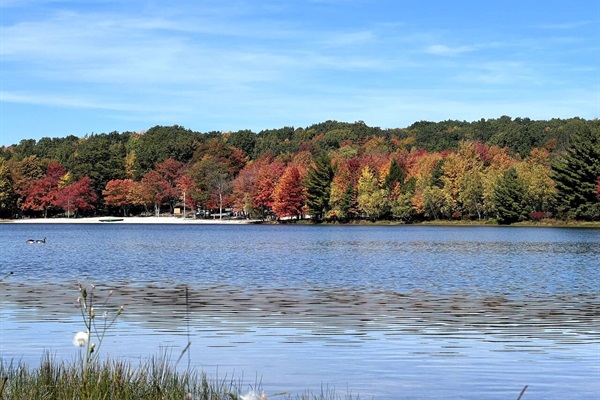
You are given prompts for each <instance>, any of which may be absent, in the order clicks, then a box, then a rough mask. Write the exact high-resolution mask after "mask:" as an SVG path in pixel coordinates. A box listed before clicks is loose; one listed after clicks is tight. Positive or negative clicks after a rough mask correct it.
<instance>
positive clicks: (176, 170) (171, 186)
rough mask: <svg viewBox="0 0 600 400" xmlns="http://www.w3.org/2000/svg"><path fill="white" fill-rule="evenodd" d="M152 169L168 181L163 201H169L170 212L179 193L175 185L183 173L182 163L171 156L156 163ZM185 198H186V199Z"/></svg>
mask: <svg viewBox="0 0 600 400" xmlns="http://www.w3.org/2000/svg"><path fill="white" fill-rule="evenodd" d="M154 170H155V171H156V172H158V174H160V176H162V179H163V180H164V181H165V182H167V183H168V187H167V189H166V190H165V191H164V193H163V201H164V202H165V203H166V202H168V203H169V206H170V207H171V212H173V208H174V206H175V202H176V201H177V199H178V198H179V195H180V194H181V190H180V189H179V186H178V185H177V181H178V179H179V178H181V176H182V175H183V173H184V168H183V164H182V163H180V162H179V161H177V160H174V159H172V158H168V159H166V160H165V161H163V162H160V163H157V164H156V166H155V167H154ZM186 200H187V199H186Z"/></svg>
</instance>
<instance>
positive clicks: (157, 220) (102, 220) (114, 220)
mask: <svg viewBox="0 0 600 400" xmlns="http://www.w3.org/2000/svg"><path fill="white" fill-rule="evenodd" d="M282 223H283V224H298V225H323V226H328V225H347V226H455V227H492V226H495V227H507V226H510V227H535V228H591V229H599V228H600V222H589V221H560V220H544V221H538V222H533V221H527V222H518V223H515V224H510V225H498V224H493V223H489V221H488V222H487V223H486V222H485V221H426V222H418V223H411V224H405V223H401V222H397V221H377V222H368V221H358V222H350V223H339V222H322V223H314V222H312V221H309V220H302V221H280V222H275V221H261V220H258V219H190V218H186V219H183V218H181V217H175V216H166V217H118V216H103V217H87V218H25V219H0V225H2V224H155V225H159V224H168V225H174V224H179V225H248V224H266V225H270V224H282Z"/></svg>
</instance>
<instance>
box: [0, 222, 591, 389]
mask: <svg viewBox="0 0 600 400" xmlns="http://www.w3.org/2000/svg"><path fill="white" fill-rule="evenodd" d="M43 237H47V238H48V240H47V243H46V244H36V245H31V244H26V243H25V241H26V239H29V238H43ZM0 246H1V247H0V263H1V264H0V274H2V275H4V274H5V273H7V272H9V271H13V272H14V274H13V275H11V276H10V277H9V278H7V279H6V280H5V281H4V282H2V283H1V284H0V301H1V302H0V307H1V308H0V356H1V357H2V359H3V360H5V361H6V360H21V361H23V362H25V363H28V364H30V365H32V366H35V365H37V364H38V363H39V361H40V359H41V357H42V355H43V354H44V352H45V351H48V352H50V353H51V354H53V355H55V356H56V357H57V358H59V359H65V360H74V359H76V357H77V354H78V349H76V348H75V347H73V345H72V343H71V340H72V337H73V334H74V333H75V332H77V331H78V330H81V329H82V328H83V326H82V323H81V317H80V314H79V310H78V308H77V303H76V299H77V297H78V295H79V293H78V291H77V282H78V281H82V282H84V283H86V284H91V283H94V284H96V285H97V287H96V290H95V293H96V296H97V297H98V298H104V297H106V295H107V294H108V292H109V290H113V295H112V297H111V298H110V300H109V302H108V304H107V306H108V307H107V310H108V311H109V312H114V310H116V308H117V307H118V305H119V304H122V303H123V304H125V311H124V313H123V314H122V315H121V316H120V317H119V318H118V320H117V322H116V324H115V325H114V326H113V327H112V328H111V329H110V330H109V331H108V333H107V337H106V339H105V341H104V343H103V348H102V349H101V352H102V354H103V355H105V356H106V355H108V356H110V357H112V358H119V359H124V360H129V361H131V362H133V363H137V362H139V361H140V360H145V359H147V358H148V357H151V356H156V355H159V354H162V353H164V352H170V353H171V354H172V358H173V359H174V360H176V359H177V358H178V357H179V354H180V353H181V352H182V350H183V349H184V348H185V347H186V345H187V343H188V341H190V342H191V343H192V344H191V346H190V351H189V353H186V354H185V356H184V357H183V359H182V361H181V362H180V364H179V366H184V367H186V368H187V367H188V364H189V365H190V366H191V367H193V368H197V369H201V370H203V371H205V372H206V373H207V374H209V376H213V377H217V376H220V377H224V376H228V377H229V376H234V377H236V378H243V380H244V381H245V382H246V383H247V384H248V385H254V383H255V382H256V381H257V380H258V381H261V382H262V386H263V387H264V388H265V391H266V392H267V394H268V393H275V392H280V391H287V392H291V393H301V392H304V391H305V390H306V389H310V390H312V391H314V392H320V390H321V388H322V387H329V388H330V389H331V388H335V390H336V392H337V393H338V394H340V395H342V396H343V395H345V394H346V393H352V394H355V395H356V394H360V397H361V398H375V399H402V398H407V399H409V398H410V399H442V398H462V399H482V398H494V399H495V398H502V399H513V398H517V397H518V395H519V392H520V391H521V389H522V388H523V387H524V386H525V385H528V389H527V392H526V393H527V395H526V396H524V398H525V399H527V398H537V399H540V398H569V399H595V398H600V328H599V325H600V318H599V316H600V309H599V299H600V294H599V293H600V292H599V285H600V230H594V229H551V228H500V227H469V228H460V227H423V226H416V227H399V226H395V227H352V226H317V227H315V226H255V225H247V226H246V225H243V226H222V225H209V226H207V225H116V224H106V225H59V224H56V225H45V224H44V225H37V224H36V225H33V224H32V225H25V224H0ZM99 308H100V313H102V310H103V309H102V308H101V307H99ZM109 318H110V314H109Z"/></svg>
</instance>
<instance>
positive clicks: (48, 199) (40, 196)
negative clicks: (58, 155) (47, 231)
mask: <svg viewBox="0 0 600 400" xmlns="http://www.w3.org/2000/svg"><path fill="white" fill-rule="evenodd" d="M66 172H67V171H66V170H65V169H64V168H63V167H62V166H61V165H60V164H58V163H55V162H51V163H50V164H48V167H47V169H46V175H45V176H44V177H42V178H40V179H36V180H33V181H30V182H29V183H26V184H24V186H23V189H22V190H21V195H22V197H23V203H22V204H21V209H22V210H24V211H26V210H32V211H42V212H43V214H44V218H47V217H48V210H49V209H50V208H51V207H52V206H53V205H54V201H55V199H56V196H57V195H58V193H59V190H60V189H59V182H60V179H61V178H62V177H63V176H64V175H65V174H66Z"/></svg>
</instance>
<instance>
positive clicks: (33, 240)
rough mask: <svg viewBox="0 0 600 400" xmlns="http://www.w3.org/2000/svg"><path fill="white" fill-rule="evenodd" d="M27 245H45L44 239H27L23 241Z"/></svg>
mask: <svg viewBox="0 0 600 400" xmlns="http://www.w3.org/2000/svg"><path fill="white" fill-rule="evenodd" d="M25 242H26V243H28V244H32V243H46V238H43V239H27V240H26V241H25Z"/></svg>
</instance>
